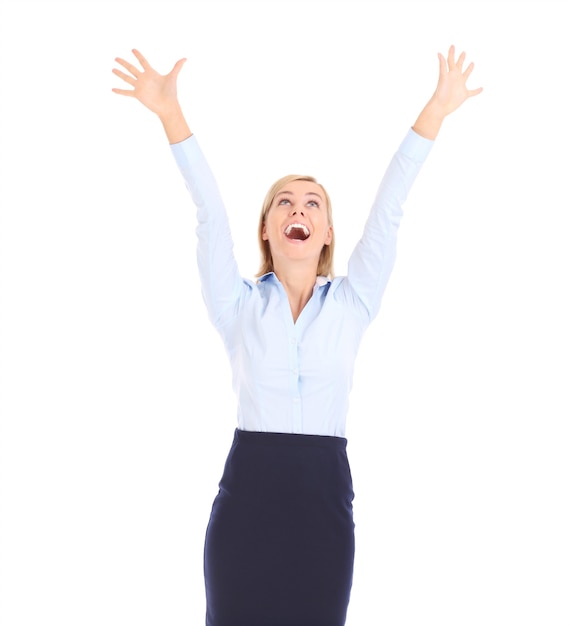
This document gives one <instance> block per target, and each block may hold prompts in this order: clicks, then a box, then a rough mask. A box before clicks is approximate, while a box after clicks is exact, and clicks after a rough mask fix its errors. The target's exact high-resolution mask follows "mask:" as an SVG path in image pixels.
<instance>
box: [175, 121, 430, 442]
mask: <svg viewBox="0 0 572 626" xmlns="http://www.w3.org/2000/svg"><path fill="white" fill-rule="evenodd" d="M432 145H433V142H432V141H430V140H428V139H425V138H423V137H421V136H420V135H418V134H416V133H415V132H414V131H413V130H411V129H410V130H409V131H408V133H407V135H406V136H405V138H404V140H403V142H402V143H401V145H400V147H399V149H398V151H397V152H396V154H395V155H394V156H393V158H392V160H391V162H390V164H389V167H388V169H387V171H386V173H385V176H384V177H383V180H382V182H381V185H380V187H379V190H378V193H377V195H376V198H375V201H374V203H373V206H372V209H371V211H370V214H369V217H368V219H367V221H366V225H365V228H364V232H363V235H362V238H361V239H360V241H359V242H358V244H357V246H356V247H355V249H354V251H353V253H352V255H351V257H350V260H349V263H348V272H347V276H337V277H335V278H334V279H333V280H329V279H327V278H325V277H323V276H318V277H317V280H316V285H315V287H314V292H313V295H312V297H311V298H310V300H309V302H308V303H307V304H306V306H305V307H304V309H303V310H302V312H301V314H300V315H299V317H298V319H297V321H296V323H294V321H293V318H292V314H291V311H290V306H289V303H288V298H287V296H286V292H285V290H284V288H283V287H282V285H281V283H280V281H279V280H278V279H277V277H276V275H275V274H274V273H273V272H271V273H269V274H266V275H264V276H262V277H261V278H260V279H259V281H258V282H254V281H251V280H248V279H245V278H242V277H241V275H240V273H239V271H238V268H237V264H236V261H235V258H234V254H233V242H232V238H231V233H230V228H229V223H228V218H227V214H226V211H225V207H224V205H223V202H222V199H221V196H220V193H219V190H218V188H217V184H216V182H215V179H214V177H213V174H212V172H211V170H210V168H209V165H208V163H207V162H206V160H205V158H204V156H203V153H202V152H201V149H200V147H199V145H198V142H197V140H196V137H195V136H194V135H193V136H191V137H189V138H188V139H186V140H185V141H182V142H180V143H177V144H173V145H172V146H171V149H172V152H173V155H174V157H175V159H176V161H177V164H178V166H179V169H180V170H181V173H182V174H183V177H184V179H185V183H186V186H187V189H188V190H189V192H190V193H191V196H192V199H193V202H194V204H195V206H196V208H197V218H198V226H197V231H196V232H197V237H198V247H197V257H198V266H199V273H200V278H201V284H202V293H203V298H204V301H205V303H206V306H207V310H208V313H209V317H210V319H211V321H212V323H213V324H214V326H215V328H216V329H217V330H218V332H219V333H220V335H221V336H222V339H223V341H224V345H225V347H226V351H227V353H228V357H229V359H230V364H231V369H232V376H233V387H234V391H235V393H236V396H237V400H238V428H240V429H242V430H251V431H263V432H281V433H304V434H313V435H333V436H338V437H344V436H345V427H346V416H347V412H348V403H349V394H350V390H351V388H352V379H353V371H354V362H355V357H356V354H357V351H358V347H359V344H360V341H361V338H362V336H363V334H364V332H365V330H366V328H367V326H368V325H369V324H370V322H371V321H372V320H373V318H374V317H375V315H376V314H377V312H378V310H379V307H380V304H381V297H382V295H383V291H384V289H385V287H386V285H387V281H388V279H389V275H390V273H391V270H392V268H393V264H394V261H395V252H396V238H397V230H398V227H399V223H400V220H401V217H402V215H403V211H402V205H403V203H404V201H405V199H406V197H407V194H408V192H409V189H410V188H411V186H412V184H413V182H414V180H415V178H416V176H417V174H418V172H419V170H420V168H421V165H422V164H423V162H424V160H425V159H426V157H427V155H428V154H429V151H430V150H431V147H432Z"/></svg>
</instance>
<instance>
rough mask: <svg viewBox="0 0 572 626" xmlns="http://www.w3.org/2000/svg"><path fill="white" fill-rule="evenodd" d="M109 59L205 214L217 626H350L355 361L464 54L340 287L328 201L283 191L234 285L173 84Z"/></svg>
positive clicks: (443, 71)
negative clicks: (221, 349)
mask: <svg viewBox="0 0 572 626" xmlns="http://www.w3.org/2000/svg"><path fill="white" fill-rule="evenodd" d="M133 54H134V55H135V57H136V58H137V60H138V61H139V63H140V64H141V68H142V69H139V68H138V67H135V66H134V65H132V64H131V63H129V62H127V61H125V60H123V59H119V58H118V59H116V61H117V63H119V64H120V65H121V66H122V67H123V68H124V69H125V70H126V71H127V72H128V73H125V72H123V71H121V70H119V69H117V68H116V69H114V70H113V72H114V73H115V74H116V75H117V76H118V77H120V78H121V79H122V80H124V81H125V82H126V83H128V84H129V85H131V86H132V89H130V90H124V89H113V91H114V92H115V93H118V94H121V95H125V96H131V97H134V98H137V99H138V100H139V101H140V102H141V103H142V104H143V105H145V106H146V107H148V108H149V109H150V110H151V111H153V112H154V113H156V114H157V115H158V117H159V119H160V120H161V122H162V124H163V127H164V129H165V132H166V134H167V138H168V140H169V143H170V144H171V149H172V152H173V154H174V156H175V159H176V161H177V163H178V165H179V168H180V170H181V172H182V174H183V177H184V179H185V182H186V185H187V187H188V189H189V191H190V193H191V195H192V198H193V201H194V203H195V205H196V207H197V217H198V227H197V235H198V251H197V254H198V264H199V270H200V276H201V284H202V292H203V297H204V300H205V303H206V305H207V309H208V312H209V315H210V318H211V320H212V322H213V324H214V326H215V327H216V328H217V330H218V331H219V332H220V334H221V336H222V338H223V341H224V343H225V346H226V349H227V352H228V355H229V358H230V362H231V366H232V371H233V384H234V388H235V391H236V394H237V399H238V428H237V429H236V431H235V433H234V441H233V443H232V447H231V449H230V452H229V455H228V458H227V461H226V464H225V468H224V472H223V476H222V479H221V481H220V489H219V493H218V495H217V496H216V498H215V500H214V504H213V508H212V512H211V516H210V520H209V524H208V528H207V533H206V540H205V555H204V567H205V585H206V596H207V617H206V623H207V625H208V626H258V625H259V626H280V625H283V626H303V625H304V626H310V625H311V626H342V625H343V624H344V623H345V619H346V611H347V607H348V603H349V598H350V590H351V584H352V573H353V562H354V523H353V517H352V499H353V487H352V479H351V474H350V469H349V465H348V461H347V456H346V442H347V441H346V439H345V437H344V434H345V419H346V413H347V409H348V395H349V392H350V388H351V383H352V374H353V366H354V360H355V357H356V353H357V349H358V345H359V342H360V340H361V338H362V336H363V333H364V331H365V330H366V328H367V327H368V325H369V324H370V323H371V321H372V320H373V318H374V317H375V315H376V313H377V311H378V309H379V306H380V302H381V297H382V294H383V291H384V289H385V286H386V284H387V281H388V278H389V274H390V272H391V269H392V267H393V263H394V259H395V241H396V235H397V229H398V226H399V221H400V218H401V215H402V209H401V207H402V204H403V202H404V200H405V198H406V196H407V193H408V191H409V189H410V188H411V185H412V184H413V181H414V179H415V177H416V175H417V173H418V171H419V169H420V167H421V165H422V163H423V161H424V160H425V158H426V157H427V155H428V153H429V151H430V149H431V146H432V144H433V140H434V139H435V138H436V137H437V134H438V132H439V129H440V127H441V124H442V122H443V120H444V119H445V117H446V116H447V115H449V114H450V113H451V112H452V111H454V110H455V109H457V108H458V107H459V106H460V105H461V104H462V103H463V102H464V101H465V100H466V99H467V98H469V97H471V96H475V95H477V94H478V93H480V92H481V91H482V89H481V88H479V89H473V90H469V89H467V87H466V82H467V79H468V77H469V76H470V74H471V71H472V69H473V64H472V63H471V64H470V65H469V66H468V67H467V68H466V69H465V70H464V71H463V64H464V61H465V54H464V53H462V54H461V55H460V56H459V58H458V59H457V60H455V50H454V47H453V46H451V48H450V49H449V53H448V57H447V60H445V58H444V57H443V55H441V54H439V55H438V58H439V79H438V84H437V88H436V90H435V93H434V94H433V96H432V97H431V99H430V100H429V102H428V103H427V105H426V106H425V107H424V108H423V110H422V111H421V113H420V115H419V117H418V118H417V120H416V122H415V124H414V125H413V127H412V128H411V129H409V130H408V132H407V134H406V136H405V139H404V140H403V142H402V144H401V146H400V147H399V150H398V151H397V153H396V154H395V156H394V157H393V159H392V161H391V163H390V165H389V167H388V170H387V172H386V174H385V176H384V178H383V180H382V183H381V186H380V188H379V191H378V194H377V196H376V198H375V201H374V204H373V207H372V209H371V213H370V215H369V217H368V220H367V223H366V226H365V229H364V233H363V236H362V238H361V240H360V241H359V243H358V244H357V246H356V248H355V250H354V252H353V254H352V256H351V258H350V261H349V264H348V273H347V276H342V277H335V278H334V277H333V272H332V256H333V247H334V228H333V224H332V215H331V205H330V199H329V197H328V194H327V193H326V191H325V189H324V188H323V187H322V186H321V185H320V184H318V183H317V181H316V180H315V179H313V178H312V177H308V176H286V177H285V178H282V179H280V180H279V181H277V182H276V183H275V184H274V185H273V186H272V187H271V188H270V190H269V192H268V194H267V196H266V199H265V200H264V203H263V207H262V212H261V216H260V225H259V233H258V234H259V243H260V247H261V253H262V264H261V268H260V271H259V273H258V275H257V276H258V280H257V281H256V282H253V281H250V280H245V279H243V278H241V276H240V274H239V271H238V269H237V266H236V262H235V259H234V256H233V251H232V239H231V235H230V230H229V224H228V219H227V215H226V212H225V208H224V206H223V203H222V200H221V197H220V194H219V192H218V189H217V186H216V183H215V181H214V178H213V175H212V173H211V171H210V169H209V166H208V164H207V163H206V161H205V159H204V157H203V155H202V153H201V151H200V148H199V146H198V144H197V141H196V138H195V136H194V135H192V133H191V131H190V130H189V127H188V126H187V123H186V121H185V118H184V116H183V113H182V111H181V108H180V105H179V102H178V99H177V89H176V81H177V76H178V74H179V72H180V70H181V68H182V66H183V64H184V62H185V59H181V60H180V61H178V62H177V63H176V64H175V66H174V67H173V69H172V71H171V72H170V73H169V74H167V75H165V76H162V75H160V74H158V73H157V72H156V71H155V70H153V68H152V67H151V66H150V65H149V63H148V62H147V61H146V59H145V58H144V57H143V56H142V55H141V54H140V53H139V52H138V51H137V50H133Z"/></svg>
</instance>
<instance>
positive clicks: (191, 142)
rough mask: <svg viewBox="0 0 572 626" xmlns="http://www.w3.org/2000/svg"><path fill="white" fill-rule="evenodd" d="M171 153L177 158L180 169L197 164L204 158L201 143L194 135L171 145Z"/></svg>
mask: <svg viewBox="0 0 572 626" xmlns="http://www.w3.org/2000/svg"><path fill="white" fill-rule="evenodd" d="M170 147H171V153H172V155H173V156H174V157H175V161H176V162H177V165H178V166H179V168H180V169H185V168H188V167H189V165H191V164H193V163H196V162H197V160H199V159H201V158H202V153H201V149H200V147H199V143H198V141H197V140H196V138H195V136H194V135H191V136H190V137H187V139H183V141H179V142H178V143H172V144H171V145H170Z"/></svg>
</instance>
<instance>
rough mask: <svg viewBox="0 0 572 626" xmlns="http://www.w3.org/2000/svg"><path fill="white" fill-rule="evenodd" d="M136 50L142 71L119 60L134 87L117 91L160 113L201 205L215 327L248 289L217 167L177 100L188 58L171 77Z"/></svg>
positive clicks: (202, 250)
mask: <svg viewBox="0 0 572 626" xmlns="http://www.w3.org/2000/svg"><path fill="white" fill-rule="evenodd" d="M133 54H134V55H135V57H136V58H137V60H138V61H139V63H140V64H141V68H142V69H139V68H137V67H135V66H134V65H132V64H131V63H129V62H128V61H125V60H124V59H120V58H117V59H115V60H116V62H117V63H119V65H121V66H122V67H123V68H124V69H125V70H126V71H127V72H129V73H128V74H127V73H126V72H123V71H122V70H119V69H117V68H115V69H113V70H112V71H113V73H114V74H115V75H116V76H118V77H119V78H121V79H122V80H124V81H125V82H126V83H127V84H128V85H131V86H132V87H133V89H117V88H114V89H113V90H112V91H113V92H114V93H117V94H119V95H121V96H128V97H131V98H136V99H137V100H139V102H141V103H142V104H143V105H145V106H146V107H147V108H148V109H150V110H151V111H152V112H153V113H155V114H156V115H157V116H158V117H159V119H160V120H161V123H162V124H163V128H164V129H165V133H166V134H167V139H168V140H169V143H170V144H171V152H172V154H173V156H174V157H175V160H176V162H177V165H178V166H179V170H180V171H181V174H182V175H183V178H184V180H185V184H186V186H187V189H188V190H189V192H190V194H191V196H192V198H193V202H194V204H195V206H196V209H197V221H198V225H197V229H196V234H197V239H198V245H197V260H198V267H199V273H200V276H201V285H202V293H203V298H204V300H205V304H206V305H207V310H208V313H209V316H210V318H211V320H212V321H213V323H214V324H215V326H220V325H221V324H223V323H224V320H225V319H226V317H225V316H229V315H231V314H232V311H234V308H235V306H234V305H235V304H236V302H237V300H238V299H239V298H240V296H241V293H242V287H243V281H242V279H241V277H240V274H239V271H238V268H237V265H236V261H235V258H234V254H233V242H232V237H231V233H230V227H229V222H228V217H227V214H226V210H225V207H224V203H223V201H222V198H221V195H220V193H219V190H218V186H217V184H216V181H215V179H214V176H213V174H212V172H211V169H210V167H209V165H208V163H207V161H206V159H205V157H204V155H203V153H202V151H201V149H200V147H199V145H198V142H197V139H196V137H195V136H193V135H192V133H191V131H190V130H189V127H188V125H187V122H186V120H185V117H184V115H183V112H182V110H181V106H180V104H179V100H178V98H177V76H178V74H179V72H180V71H181V68H182V67H183V64H184V63H185V59H180V60H179V61H177V62H176V63H175V65H174V67H173V69H172V70H171V71H170V72H169V73H168V74H165V75H161V74H159V73H158V72H156V71H155V70H154V69H153V68H152V67H151V66H150V65H149V63H148V61H147V60H146V59H145V57H144V56H143V55H142V54H141V53H140V52H139V51H137V50H133Z"/></svg>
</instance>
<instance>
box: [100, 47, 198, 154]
mask: <svg viewBox="0 0 572 626" xmlns="http://www.w3.org/2000/svg"><path fill="white" fill-rule="evenodd" d="M133 54H134V55H135V57H136V58H137V60H138V61H139V63H140V64H141V67H142V68H143V69H142V70H140V69H138V68H137V67H135V66H134V65H132V64H131V63H129V62H128V61H125V59H120V58H116V59H115V61H116V62H117V63H119V65H121V66H122V67H124V68H125V69H126V70H127V71H128V72H129V74H126V73H125V72H122V71H121V70H119V69H117V68H114V69H113V70H111V71H112V72H113V73H114V74H115V75H116V76H119V78H121V79H122V80H124V81H125V82H126V83H127V84H129V85H131V86H132V87H133V89H117V88H113V89H112V91H113V92H114V93H117V94H119V95H121V96H129V97H131V98H137V100H139V102H141V104H144V105H145V106H146V107H147V108H148V109H149V110H151V111H153V113H156V114H157V115H158V116H159V119H160V120H161V122H162V124H163V128H164V129H165V132H166V134H167V138H168V140H169V143H172V144H173V143H178V142H179V141H183V140H184V139H187V137H190V136H191V134H192V133H191V131H190V130H189V127H188V125H187V122H186V120H185V117H184V115H183V112H182V111H181V107H180V105H179V100H178V99H177V76H178V75H179V72H180V71H181V68H182V67H183V65H184V63H185V61H186V59H179V60H178V61H177V62H176V63H175V66H174V67H173V69H172V70H171V71H170V72H169V73H168V74H165V75H162V74H159V72H157V71H155V70H154V69H153V68H152V67H151V66H150V65H149V63H148V61H147V59H146V58H145V57H144V56H143V55H142V54H141V53H140V52H139V51H138V50H133Z"/></svg>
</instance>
